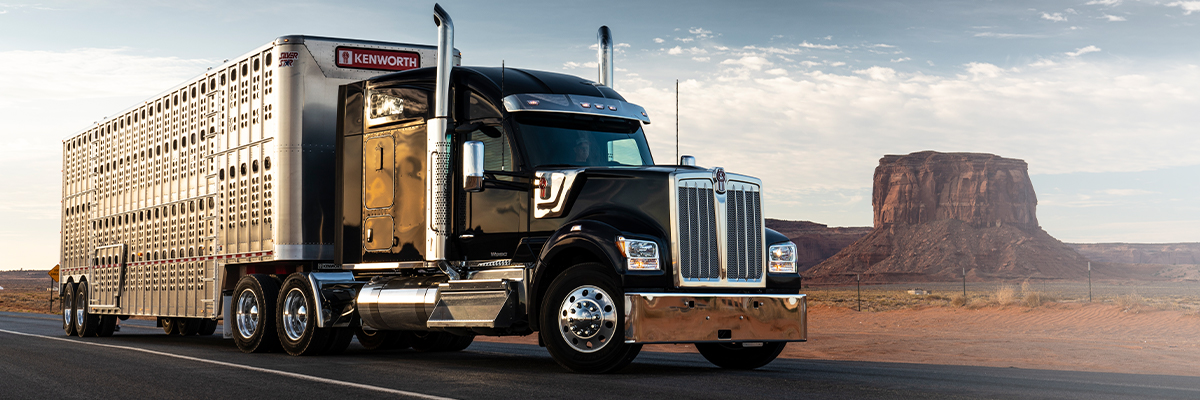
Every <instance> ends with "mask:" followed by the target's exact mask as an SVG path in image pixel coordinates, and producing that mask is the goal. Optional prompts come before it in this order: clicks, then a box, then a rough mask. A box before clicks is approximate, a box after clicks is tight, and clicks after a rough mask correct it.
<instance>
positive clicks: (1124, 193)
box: [1100, 189, 1158, 196]
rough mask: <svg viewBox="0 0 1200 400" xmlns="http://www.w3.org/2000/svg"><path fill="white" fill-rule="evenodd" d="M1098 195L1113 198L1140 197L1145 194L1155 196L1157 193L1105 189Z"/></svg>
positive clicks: (1140, 190)
mask: <svg viewBox="0 0 1200 400" xmlns="http://www.w3.org/2000/svg"><path fill="white" fill-rule="evenodd" d="M1100 193H1104V194H1107V195H1113V196H1140V195H1146V194H1157V193H1158V192H1152V191H1149V190H1143V189H1105V190H1101V191H1100Z"/></svg>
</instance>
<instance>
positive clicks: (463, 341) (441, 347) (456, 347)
mask: <svg viewBox="0 0 1200 400" xmlns="http://www.w3.org/2000/svg"><path fill="white" fill-rule="evenodd" d="M404 336H405V337H406V338H407V341H408V343H409V344H410V345H412V348H413V350H416V351H421V352H426V353H433V352H447V351H461V350H463V349H466V348H467V347H468V346H470V345H471V343H472V342H474V341H475V336H470V335H468V336H459V335H455V334H452V333H448V332H420V331H413V332H406V333H405V335H404Z"/></svg>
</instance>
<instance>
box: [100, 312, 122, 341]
mask: <svg viewBox="0 0 1200 400" xmlns="http://www.w3.org/2000/svg"><path fill="white" fill-rule="evenodd" d="M116 331H117V316H116V315H102V316H100V328H99V329H98V330H97V331H96V336H100V337H109V336H112V335H113V332H116Z"/></svg>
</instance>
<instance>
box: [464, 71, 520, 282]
mask: <svg viewBox="0 0 1200 400" xmlns="http://www.w3.org/2000/svg"><path fill="white" fill-rule="evenodd" d="M464 97H466V98H464V99H463V102H462V103H460V104H463V106H464V107H463V109H462V111H463V114H460V115H464V116H465V118H460V119H459V125H458V126H460V127H466V128H462V129H459V130H458V132H456V136H458V137H459V139H458V140H457V143H458V146H456V147H458V151H461V150H462V143H464V142H466V141H479V142H483V148H484V157H483V166H484V174H485V177H486V178H487V179H486V180H485V181H484V190H483V191H482V192H471V193H465V192H463V193H462V197H460V198H461V199H462V203H460V210H461V213H460V217H459V221H458V223H459V224H458V225H459V229H458V236H457V239H456V240H457V244H458V246H459V248H460V249H462V251H463V253H465V255H466V257H467V259H468V260H497V259H508V258H512V252H513V251H514V250H515V249H516V248H517V244H518V242H520V240H521V237H522V236H524V233H525V232H528V231H529V190H530V185H529V179H528V178H525V177H523V176H521V173H520V169H521V168H520V165H521V164H520V162H519V157H518V156H517V154H516V152H515V151H514V150H515V148H516V147H515V146H514V143H513V141H512V137H511V135H510V134H509V133H508V132H506V130H505V129H504V126H503V124H502V121H503V116H502V114H501V113H500V110H499V108H498V107H496V106H495V105H494V104H492V103H491V102H489V101H488V100H487V99H485V98H484V97H483V96H481V95H479V94H477V93H475V92H473V91H468V93H466V94H465V96H464ZM472 127H473V128H474V129H471V128H472ZM466 129H470V131H469V132H464V130H466Z"/></svg>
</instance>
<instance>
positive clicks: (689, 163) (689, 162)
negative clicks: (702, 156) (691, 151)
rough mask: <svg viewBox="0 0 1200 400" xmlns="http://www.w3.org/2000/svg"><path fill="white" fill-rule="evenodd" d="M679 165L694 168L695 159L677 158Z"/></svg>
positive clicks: (688, 157)
mask: <svg viewBox="0 0 1200 400" xmlns="http://www.w3.org/2000/svg"><path fill="white" fill-rule="evenodd" d="M679 165H687V166H690V167H695V166H696V157H692V156H683V157H679Z"/></svg>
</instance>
